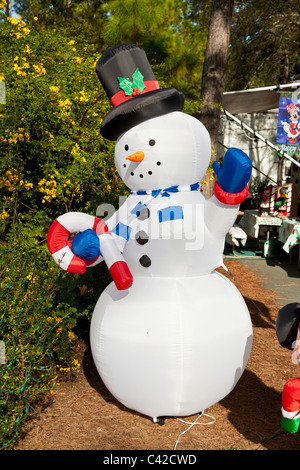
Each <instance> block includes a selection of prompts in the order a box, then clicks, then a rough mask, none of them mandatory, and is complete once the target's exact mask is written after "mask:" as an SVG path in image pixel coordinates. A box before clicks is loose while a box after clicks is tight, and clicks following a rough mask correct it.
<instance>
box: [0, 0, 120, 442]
mask: <svg viewBox="0 0 300 470" xmlns="http://www.w3.org/2000/svg"><path fill="white" fill-rule="evenodd" d="M1 7H2V9H3V7H4V0H2V2H1V0H0V9H1ZM0 40H1V50H0V84H2V85H3V83H4V84H5V94H4V95H3V94H2V95H1V94H0V98H1V99H0V175H1V176H0V197H1V201H2V204H1V207H0V272H1V281H0V305H1V312H2V313H1V320H0V342H1V344H4V345H5V356H6V357H5V363H4V364H2V363H1V361H0V414H1V425H0V447H1V444H2V446H6V445H8V443H9V442H11V443H13V442H14V440H15V439H16V438H17V436H18V433H19V431H20V429H21V427H22V425H23V424H24V422H25V420H26V417H27V416H28V414H31V413H32V411H33V410H34V409H35V405H36V403H37V400H38V399H39V398H40V397H41V394H42V393H43V392H44V391H45V390H47V389H49V386H50V384H51V381H53V380H54V377H55V374H56V373H60V372H62V373H65V372H69V373H70V372H73V373H75V372H76V373H77V372H78V364H77V363H76V362H74V360H75V359H74V353H73V349H74V348H73V346H74V344H75V341H76V339H77V336H76V335H77V326H78V321H79V322H80V321H83V320H81V319H84V318H88V319H89V317H90V314H91V312H92V310H93V308H94V305H95V303H96V300H97V299H98V297H99V295H100V293H101V291H102V290H103V288H104V287H105V285H107V283H108V282H110V277H109V274H108V272H107V270H106V268H105V266H102V265H100V267H97V268H90V269H89V270H88V271H87V273H86V274H84V275H81V276H79V275H70V274H68V273H65V272H64V271H62V270H61V269H59V268H57V267H56V265H55V264H54V262H53V261H52V258H51V256H50V254H49V252H48V250H47V247H46V237H47V233H48V230H49V227H50V224H51V223H52V222H53V221H54V220H55V219H56V218H57V216H59V215H61V214H63V213H65V212H67V211H80V212H86V213H90V214H92V215H95V213H96V209H97V207H98V205H99V204H101V203H102V202H105V203H110V204H113V205H114V206H115V207H117V205H118V196H119V193H122V194H124V186H123V185H122V182H120V181H119V178H118V176H117V174H116V171H115V169H114V164H113V148H112V145H111V144H110V143H109V142H105V141H104V140H103V139H102V137H101V136H100V134H99V127H100V123H101V120H102V118H103V116H104V114H106V113H107V112H108V110H109V109H110V104H109V102H108V99H107V97H106V95H105V93H104V92H103V90H102V87H101V86H99V84H98V80H97V78H96V74H95V62H96V61H97V59H98V58H99V54H96V53H95V52H94V51H93V48H92V47H91V46H89V45H87V44H86V43H85V41H84V40H83V39H81V38H78V37H77V38H76V40H75V39H72V38H70V37H66V35H65V34H63V33H62V32H60V31H58V30H56V31H55V30H46V29H45V30H41V31H39V30H38V29H37V27H36V22H35V21H34V20H33V22H32V24H25V23H24V22H23V21H22V20H21V19H20V18H18V19H14V18H5V16H4V14H3V16H2V18H1V11H0ZM0 92H1V89H0ZM4 97H5V99H3V98H4ZM86 286H88V287H86ZM0 352H1V351H0Z"/></svg>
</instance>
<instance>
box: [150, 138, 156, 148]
mask: <svg viewBox="0 0 300 470" xmlns="http://www.w3.org/2000/svg"><path fill="white" fill-rule="evenodd" d="M149 145H151V147H152V146H153V145H155V140H154V139H151V140H149Z"/></svg>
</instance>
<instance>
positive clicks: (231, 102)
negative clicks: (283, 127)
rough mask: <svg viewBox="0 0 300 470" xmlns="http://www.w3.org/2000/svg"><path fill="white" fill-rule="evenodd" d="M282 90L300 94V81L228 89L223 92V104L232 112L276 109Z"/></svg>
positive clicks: (255, 111)
mask: <svg viewBox="0 0 300 470" xmlns="http://www.w3.org/2000/svg"><path fill="white" fill-rule="evenodd" d="M280 91H282V92H284V91H285V92H292V93H293V92H296V93H297V92H298V93H299V94H300V82H295V83H290V84H288V85H278V86H270V87H264V88H252V89H249V90H241V91H228V92H226V93H223V101H222V106H223V108H224V109H226V111H228V112H229V113H231V114H239V113H258V112H263V111H267V110H268V109H276V108H278V105H279V98H280V93H279V92H280Z"/></svg>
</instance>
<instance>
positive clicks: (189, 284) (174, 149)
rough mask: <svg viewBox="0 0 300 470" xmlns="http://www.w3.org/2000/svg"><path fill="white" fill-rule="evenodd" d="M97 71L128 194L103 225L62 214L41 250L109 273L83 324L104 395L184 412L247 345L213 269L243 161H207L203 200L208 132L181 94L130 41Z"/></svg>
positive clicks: (154, 411)
mask: <svg viewBox="0 0 300 470" xmlns="http://www.w3.org/2000/svg"><path fill="white" fill-rule="evenodd" d="M96 71H97V74H98V77H99V79H100V81H101V83H102V85H103V87H104V90H105V92H106V93H107V95H108V96H109V98H110V101H111V103H112V105H113V109H112V110H111V111H110V112H109V113H108V114H107V115H106V116H105V118H104V120H103V122H102V126H101V133H102V135H103V137H105V138H107V139H110V140H113V141H116V145H115V164H116V167H117V170H118V172H119V175H120V177H121V178H122V180H123V181H124V182H125V184H126V185H127V186H128V188H129V189H130V191H131V194H130V196H129V197H128V198H127V199H126V201H125V202H124V203H123V205H122V206H121V207H120V208H119V210H118V211H116V212H115V213H114V215H113V216H112V217H111V218H110V219H109V220H106V221H105V222H104V221H103V220H101V219H97V218H96V217H92V216H90V215H87V214H81V213H68V214H64V215H62V216H61V217H59V218H58V219H57V220H56V221H55V222H54V224H53V225H52V227H51V228H50V231H49V236H48V247H49V250H50V252H51V253H52V256H53V258H54V260H55V261H56V262H57V263H59V264H60V265H61V267H62V268H63V269H66V270H68V271H70V272H84V270H85V269H86V266H95V265H96V264H97V263H99V262H100V261H102V260H103V259H104V261H105V262H106V263H107V266H108V268H109V270H110V272H111V274H112V277H113V279H114V282H112V283H111V284H110V285H109V286H108V287H107V288H106V289H105V290H104V292H103V293H102V294H101V296H100V298H99V300H98V302H97V304H96V306H95V310H94V313H93V317H92V321H91V330H90V340H91V348H92V354H93V358H94V362H95V365H96V367H97V369H98V371H99V374H100V376H101V378H102V380H103V382H104V383H105V385H106V386H107V388H108V389H109V390H110V392H111V393H112V394H113V395H114V396H115V397H116V398H117V399H118V400H119V401H120V402H121V403H122V404H123V405H125V406H126V407H128V408H129V409H132V410H135V411H138V412H140V413H142V414H145V415H147V416H150V417H151V418H152V419H153V421H157V419H158V418H160V417H166V416H189V415H192V414H195V413H198V412H201V411H203V410H205V409H207V408H208V407H210V406H211V405H213V404H214V403H216V402H218V401H220V400H221V399H222V398H224V397H225V396H226V395H227V394H228V393H229V392H230V391H231V390H232V389H233V388H234V387H235V385H236V383H237V381H238V380H239V379H240V377H241V375H242V373H243V371H244V369H245V366H246V363H247V360H248V358H249V354H250V350H251V345H252V326H251V321H250V316H249V312H248V310H247V307H246V305H245V302H244V300H243V298H242V296H241V294H240V293H239V291H238V290H237V289H236V288H235V286H234V285H233V284H232V283H231V282H230V281H229V280H228V279H227V278H226V277H224V276H223V275H221V274H219V273H217V272H216V271H215V269H216V268H217V267H219V266H221V265H222V264H223V261H222V255H223V248H224V240H225V236H226V234H227V232H228V231H229V229H230V228H231V227H232V225H233V224H234V222H235V220H236V217H237V214H238V209H239V204H240V203H241V202H242V201H243V200H244V199H245V198H246V197H247V194H248V189H247V182H248V180H249V178H250V174H251V163H250V160H249V158H248V157H247V156H246V155H245V154H244V153H243V152H242V151H240V150H238V149H229V150H228V151H227V153H226V155H225V157H224V162H223V165H222V166H220V165H219V164H218V163H215V164H214V170H215V172H216V174H217V181H216V183H215V187H214V195H213V196H212V197H211V198H210V199H206V198H205V197H204V196H203V195H202V193H201V192H200V190H199V181H201V179H202V178H203V176H204V175H205V173H206V170H207V167H208V165H209V162H210V156H211V143H210V138H209V134H208V132H207V130H206V129H205V127H204V126H203V125H202V124H201V122H200V121H199V120H197V119H195V118H193V117H191V116H189V115H187V114H185V113H183V112H181V110H182V107H183V104H184V96H183V94H182V93H181V92H180V91H178V90H176V89H174V88H166V89H160V88H159V86H158V83H157V81H156V79H155V77H154V75H153V72H152V69H151V67H150V64H149V63H148V60H147V58H146V55H145V52H144V51H143V49H141V48H140V47H137V46H135V45H132V44H123V45H120V46H117V47H114V48H112V49H110V50H109V51H107V52H106V53H105V54H104V55H103V56H102V57H101V59H100V60H99V61H98V63H97V66H96ZM78 231H79V232H81V233H79V234H77V235H76V236H75V237H74V239H73V241H72V243H71V242H68V236H69V234H70V233H74V232H78Z"/></svg>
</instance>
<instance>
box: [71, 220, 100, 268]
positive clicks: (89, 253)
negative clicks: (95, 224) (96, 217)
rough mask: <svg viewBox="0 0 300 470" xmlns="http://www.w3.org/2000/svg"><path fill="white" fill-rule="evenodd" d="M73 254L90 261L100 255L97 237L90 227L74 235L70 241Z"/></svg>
mask: <svg viewBox="0 0 300 470" xmlns="http://www.w3.org/2000/svg"><path fill="white" fill-rule="evenodd" d="M72 251H73V253H74V255H76V256H78V257H79V258H81V259H83V260H84V261H92V260H93V259H95V258H97V256H98V255H100V241H99V237H98V235H97V234H96V232H94V230H92V229H91V228H89V229H87V230H84V231H83V232H80V233H78V234H77V235H75V237H74V238H73V241H72Z"/></svg>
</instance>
